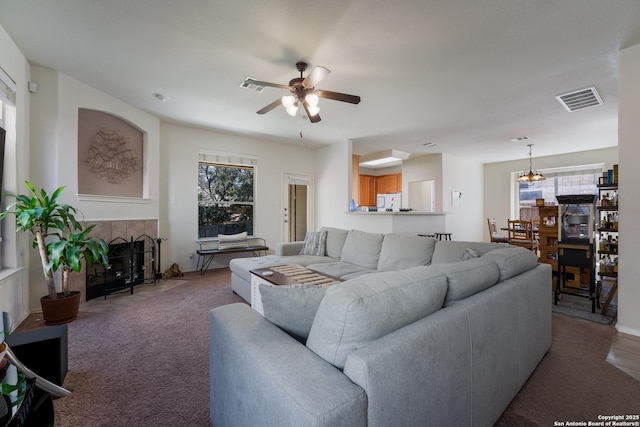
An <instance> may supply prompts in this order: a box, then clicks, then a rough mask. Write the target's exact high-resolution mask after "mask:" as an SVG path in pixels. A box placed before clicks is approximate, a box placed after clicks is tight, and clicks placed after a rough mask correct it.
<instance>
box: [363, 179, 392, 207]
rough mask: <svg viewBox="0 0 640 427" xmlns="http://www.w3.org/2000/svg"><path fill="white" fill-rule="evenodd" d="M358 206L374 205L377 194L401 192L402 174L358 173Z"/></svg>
mask: <svg viewBox="0 0 640 427" xmlns="http://www.w3.org/2000/svg"><path fill="white" fill-rule="evenodd" d="M359 190H360V191H359V195H358V206H376V204H377V200H376V198H377V195H378V194H386V193H400V192H402V174H401V173H394V174H389V175H380V176H374V175H360V179H359Z"/></svg>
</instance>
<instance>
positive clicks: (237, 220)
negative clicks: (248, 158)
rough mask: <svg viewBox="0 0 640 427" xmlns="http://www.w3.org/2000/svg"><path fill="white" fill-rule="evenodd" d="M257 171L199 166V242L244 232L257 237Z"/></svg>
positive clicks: (209, 164) (222, 165) (218, 165)
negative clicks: (254, 229) (255, 202)
mask: <svg viewBox="0 0 640 427" xmlns="http://www.w3.org/2000/svg"><path fill="white" fill-rule="evenodd" d="M202 157H203V156H201V158H202ZM254 169H255V168H254V166H253V165H249V166H247V165H233V164H226V163H212V162H207V161H202V160H201V161H200V162H199V163H198V238H205V237H216V236H217V235H218V234H236V233H241V232H243V231H246V232H247V234H249V235H253V218H254Z"/></svg>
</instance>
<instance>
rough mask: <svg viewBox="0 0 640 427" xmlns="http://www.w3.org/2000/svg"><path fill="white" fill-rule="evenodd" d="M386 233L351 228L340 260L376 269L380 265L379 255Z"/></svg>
mask: <svg viewBox="0 0 640 427" xmlns="http://www.w3.org/2000/svg"><path fill="white" fill-rule="evenodd" d="M383 239H384V234H380V233H367V232H366V231H360V230H351V231H349V234H348V235H347V239H346V240H345V241H344V246H343V247H342V254H341V255H340V261H344V262H348V263H350V264H355V265H359V266H360V267H364V268H370V269H372V270H375V269H376V268H377V267H378V257H379V256H380V250H381V249H382V240H383Z"/></svg>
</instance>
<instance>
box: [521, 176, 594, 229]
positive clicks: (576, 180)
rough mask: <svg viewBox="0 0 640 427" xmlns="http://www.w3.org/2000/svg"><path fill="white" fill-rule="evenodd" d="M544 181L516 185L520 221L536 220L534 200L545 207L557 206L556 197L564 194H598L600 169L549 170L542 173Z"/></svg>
mask: <svg viewBox="0 0 640 427" xmlns="http://www.w3.org/2000/svg"><path fill="white" fill-rule="evenodd" d="M542 174H543V175H544V177H545V179H543V180H541V181H534V182H531V183H528V182H520V183H518V199H519V209H518V211H519V213H520V219H525V220H529V219H538V218H539V216H538V209H536V208H535V206H536V199H544V201H545V205H557V204H558V202H557V200H556V196H558V195H564V194H598V178H599V177H600V176H602V167H600V166H598V167H596V166H587V167H582V168H579V169H576V170H567V169H549V170H546V171H542Z"/></svg>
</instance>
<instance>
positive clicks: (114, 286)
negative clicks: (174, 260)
mask: <svg viewBox="0 0 640 427" xmlns="http://www.w3.org/2000/svg"><path fill="white" fill-rule="evenodd" d="M160 241H161V239H155V240H154V239H153V238H151V237H149V236H147V235H146V234H143V235H141V236H139V237H137V238H136V239H134V238H133V237H131V239H130V240H129V241H127V240H125V239H124V238H121V237H118V238H116V239H113V240H112V241H111V242H109V265H108V266H107V268H105V267H104V266H102V265H101V264H93V265H91V266H89V267H87V278H86V283H87V289H86V300H87V301H89V300H91V299H94V298H99V297H105V298H106V297H107V295H110V294H114V293H117V292H125V291H129V292H131V293H132V294H133V288H134V286H136V285H141V284H144V283H153V284H156V283H157V281H158V280H159V279H160V278H161V277H162V274H161V273H160V271H159V268H160Z"/></svg>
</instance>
